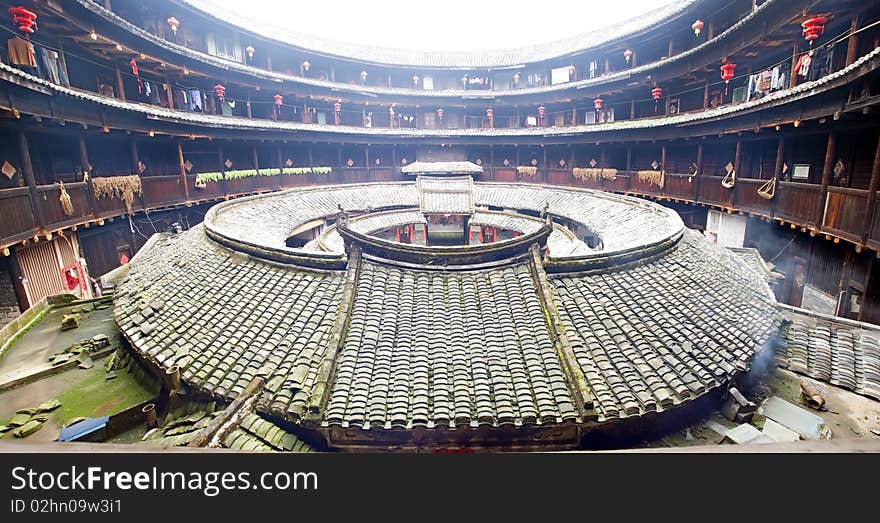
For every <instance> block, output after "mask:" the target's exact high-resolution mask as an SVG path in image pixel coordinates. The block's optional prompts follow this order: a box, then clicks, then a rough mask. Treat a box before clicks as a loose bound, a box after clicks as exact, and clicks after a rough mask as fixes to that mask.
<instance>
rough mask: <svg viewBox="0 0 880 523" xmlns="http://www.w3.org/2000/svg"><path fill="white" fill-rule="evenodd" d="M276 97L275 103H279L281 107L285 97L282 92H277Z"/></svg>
mask: <svg viewBox="0 0 880 523" xmlns="http://www.w3.org/2000/svg"><path fill="white" fill-rule="evenodd" d="M274 98H275V105H277V106H278V107H281V104H282V103H284V97H283V96H281V95H280V94H276V95H275V97H274Z"/></svg>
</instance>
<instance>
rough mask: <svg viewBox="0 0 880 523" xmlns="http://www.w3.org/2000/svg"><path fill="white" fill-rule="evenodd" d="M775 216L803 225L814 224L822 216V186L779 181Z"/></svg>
mask: <svg viewBox="0 0 880 523" xmlns="http://www.w3.org/2000/svg"><path fill="white" fill-rule="evenodd" d="M776 198H777V199H778V200H779V201H778V202H777V204H776V213H775V216H774V217H775V218H779V219H781V220H785V221H787V222H792V223H799V224H803V225H815V224H816V223H818V222H819V220H820V219H821V218H822V212H823V210H824V205H823V204H824V202H823V201H822V187H820V186H818V185H812V184H808V183H797V182H780V183H779V190H778V191H777V196H776Z"/></svg>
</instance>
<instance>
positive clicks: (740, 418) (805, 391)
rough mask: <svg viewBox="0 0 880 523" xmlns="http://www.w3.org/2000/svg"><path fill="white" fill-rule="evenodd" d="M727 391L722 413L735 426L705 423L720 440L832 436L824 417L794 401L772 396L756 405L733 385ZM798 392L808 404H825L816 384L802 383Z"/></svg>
mask: <svg viewBox="0 0 880 523" xmlns="http://www.w3.org/2000/svg"><path fill="white" fill-rule="evenodd" d="M729 392H730V394H729V397H728V398H727V400H726V401H725V403H724V406H723V407H722V408H721V413H722V414H723V415H724V417H725V418H727V419H728V420H729V421H732V422H735V423H738V425H736V426H735V427H733V428H729V427H726V426H724V425H722V424H720V423H718V422H716V421H709V422H707V423H706V426H707V427H709V428H710V429H712V430H713V431H715V432H717V433H718V434H719V435H720V436H721V439H720V443H733V444H737V445H745V444H756V443H790V442H795V441H798V440H801V439H811V440H819V439H831V429H830V428H829V427H828V426H827V425H826V423H825V419H824V418H822V417H821V416H819V415H817V414H814V413H812V412H810V411H808V410H806V409H804V408H802V407H799V406H797V405H795V404H794V403H791V402H788V401H785V400H784V399H782V398H780V397H778V396H771V397H769V398H767V399H766V400H765V401H764V402H763V403H761V405H760V406H757V405H755V404H754V403H753V402H751V401H749V400H748V399H746V398H745V397H744V396H743V395H742V394H741V393H740V392H739V391H738V390H737V389H736V388H731V389H730V391H729ZM801 392H802V399H803V401H804V402H805V403H806V404H807V405H809V406H813V405H818V406H819V408H821V407H822V406H824V404H825V399H824V398H823V397H822V395H821V394H820V393H819V391H818V390H817V389H816V388H815V387H812V386H811V385H810V384H806V383H803V384H802V385H801ZM819 408H817V410H819Z"/></svg>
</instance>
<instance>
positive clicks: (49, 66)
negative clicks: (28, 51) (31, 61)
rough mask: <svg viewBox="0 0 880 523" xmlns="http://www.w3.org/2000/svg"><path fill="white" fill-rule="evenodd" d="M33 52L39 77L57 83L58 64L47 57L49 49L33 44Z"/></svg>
mask: <svg viewBox="0 0 880 523" xmlns="http://www.w3.org/2000/svg"><path fill="white" fill-rule="evenodd" d="M34 54H35V56H36V58H37V66H38V68H39V71H40V78H42V79H44V80H49V81H50V82H52V83H56V84H57V83H58V64H57V62H55V60H52V59H50V58H49V51H48V50H47V49H46V48H45V47H40V46H38V45H37V46H34Z"/></svg>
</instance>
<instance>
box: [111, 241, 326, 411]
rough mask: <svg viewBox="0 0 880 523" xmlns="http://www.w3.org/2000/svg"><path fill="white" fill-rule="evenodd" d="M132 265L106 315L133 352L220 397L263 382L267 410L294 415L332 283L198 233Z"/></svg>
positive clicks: (320, 346) (321, 347)
mask: <svg viewBox="0 0 880 523" xmlns="http://www.w3.org/2000/svg"><path fill="white" fill-rule="evenodd" d="M132 263H133V264H134V266H133V267H132V270H131V272H130V273H129V275H128V276H127V277H126V278H125V279H124V280H123V281H122V282H121V283H120V285H119V288H118V290H117V294H116V296H117V297H116V302H115V309H114V315H115V319H116V323H117V325H119V327H120V329H121V330H122V331H123V332H124V333H125V334H126V336H127V337H128V338H129V340H130V341H131V343H132V344H133V345H134V346H135V348H137V349H138V350H139V351H140V352H141V353H142V354H144V355H145V356H146V357H148V358H149V359H151V360H153V361H155V362H157V363H158V364H160V365H162V366H165V367H169V366H172V365H178V366H179V367H181V369H182V374H181V377H182V378H183V379H184V380H185V381H186V382H188V383H189V384H190V385H191V386H193V387H195V388H196V389H200V390H203V391H205V392H207V393H209V394H213V395H217V396H221V397H235V396H237V395H238V394H239V393H240V392H241V391H242V390H244V388H245V386H247V384H248V383H249V382H250V381H251V380H252V379H253V378H254V377H256V376H263V377H265V379H266V380H267V390H268V391H269V393H268V399H267V403H268V406H269V408H270V409H271V410H272V411H274V412H276V413H280V414H281V415H285V414H287V413H289V412H290V413H300V412H302V410H303V408H304V405H305V403H306V401H307V400H308V398H309V395H310V393H311V390H312V387H313V385H314V383H315V379H316V374H317V367H318V365H319V364H320V362H321V361H322V360H323V359H324V358H325V357H327V354H326V349H327V343H326V339H327V336H328V333H329V331H330V327H331V325H332V323H333V319H334V313H335V311H336V308H337V306H338V302H339V295H340V292H341V287H342V276H341V275H339V274H332V273H310V272H305V271H299V270H296V269H294V268H291V267H278V266H275V265H270V264H267V263H262V262H258V261H255V260H252V259H249V258H248V257H247V256H244V255H241V254H238V253H235V252H233V251H230V250H227V249H224V248H222V247H220V246H218V245H217V244H215V243H213V242H212V241H210V240H209V239H208V238H207V237H206V235H205V232H204V230H203V227H201V226H199V227H196V228H194V229H193V230H190V231H188V232H186V233H183V234H181V235H179V236H176V237H167V238H162V239H161V240H159V241H158V242H156V244H155V245H154V248H152V249H150V251H148V252H146V253H144V254H143V256H142V257H140V258H139V259H138V260H136V261H135V262H132Z"/></svg>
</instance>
